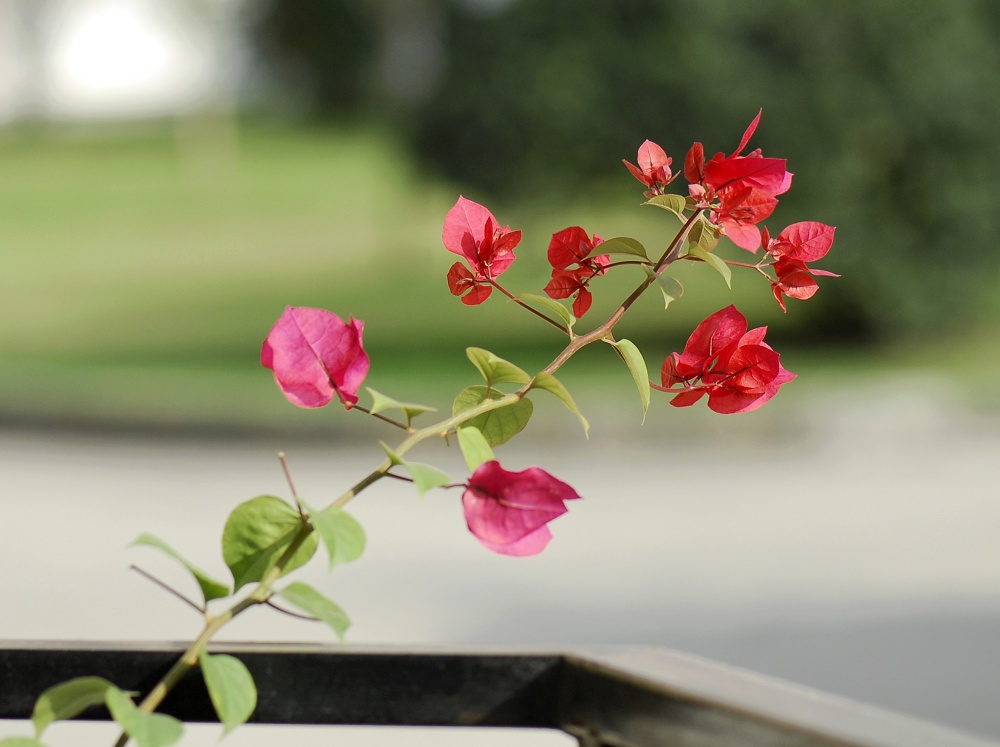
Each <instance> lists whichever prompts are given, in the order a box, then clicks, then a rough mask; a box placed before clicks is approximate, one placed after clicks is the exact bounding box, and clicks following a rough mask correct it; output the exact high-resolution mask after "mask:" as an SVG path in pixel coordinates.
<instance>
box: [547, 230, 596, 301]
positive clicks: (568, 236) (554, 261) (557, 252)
mask: <svg viewBox="0 0 1000 747" xmlns="http://www.w3.org/2000/svg"><path fill="white" fill-rule="evenodd" d="M603 241H604V240H603V239H602V238H601V237H600V236H598V235H597V234H596V233H595V234H594V238H593V239H591V238H590V236H588V235H587V232H586V231H584V230H583V229H582V228H580V227H579V226H571V227H569V228H564V229H563V230H562V231H559V232H558V233H554V234H552V241H551V242H549V253H548V257H549V264H551V265H552V280H551V281H550V282H549V284H548V285H546V286H545V292H546V293H547V294H548V296H549V297H550V298H569V297H570V296H572V295H573V294H574V293H575V294H576V299H575V300H574V301H573V314H574V315H575V316H576V317H577V318H580V317H582V316H583V315H584V314H586V313H587V311H588V310H589V309H590V305H591V303H593V300H594V298H593V295H592V294H591V292H590V289H589V288H588V287H587V285H588V283H590V281H591V279H592V278H594V277H595V276H597V275H603V274H604V273H605V272H607V270H606V268H607V266H608V265H609V264H610V263H611V257H610V256H609V255H607V254H598V255H597V256H593V257H592V256H590V255H591V253H592V252H593V251H594V249H595V248H596V247H597V246H599V245H600V244H601V243H603ZM574 265H575V266H574Z"/></svg>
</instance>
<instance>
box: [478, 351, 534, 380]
mask: <svg viewBox="0 0 1000 747" xmlns="http://www.w3.org/2000/svg"><path fill="white" fill-rule="evenodd" d="M465 354H466V355H467V356H468V357H469V360H470V361H472V365H473V366H475V367H476V368H478V369H479V373H481V374H482V375H483V378H484V379H485V380H486V383H487V384H488V385H489V386H493V385H494V384H527V383H528V382H529V381H531V376H529V375H528V372H527V371H525V370H523V369H521V368H518V367H517V366H515V365H514V364H513V363H511V362H510V361H505V360H504V359H503V358H500V357H498V356H496V355H494V354H493V353H491V352H490V351H489V350H483V349H482V348H466V349H465Z"/></svg>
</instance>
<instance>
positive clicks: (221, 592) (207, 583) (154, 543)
mask: <svg viewBox="0 0 1000 747" xmlns="http://www.w3.org/2000/svg"><path fill="white" fill-rule="evenodd" d="M132 544H133V545H147V546H149V547H155V548H156V549H157V550H159V551H160V552H162V553H165V554H166V555H167V556H169V557H171V558H173V559H174V560H176V561H177V562H178V563H180V564H181V565H182V566H184V567H185V568H187V570H188V572H189V573H190V574H191V575H192V576H194V580H195V581H197V582H198V586H199V587H200V588H201V593H202V596H203V597H204V598H205V603H206V604H207V603H208V602H210V601H211V600H213V599H222V598H223V597H228V596H229V594H230V592H229V586H228V585H227V584H224V583H222V582H221V581H216V580H215V579H214V578H212V577H211V576H209V575H208V574H207V573H205V572H204V571H203V570H201V569H200V568H198V567H197V566H195V565H193V564H192V563H189V562H188V561H187V560H185V559H184V558H183V557H181V555H180V554H178V553H177V552H176V551H175V550H174V549H173V548H172V547H170V546H169V545H167V543H166V542H164V541H163V540H161V539H160V538H159V537H154V536H153V535H151V534H140V535H139V537H138V539H136V540H135V541H134V542H133V543H132Z"/></svg>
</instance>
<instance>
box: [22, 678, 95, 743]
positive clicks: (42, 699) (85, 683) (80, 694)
mask: <svg viewBox="0 0 1000 747" xmlns="http://www.w3.org/2000/svg"><path fill="white" fill-rule="evenodd" d="M113 687H114V685H113V684H111V683H110V682H108V681H107V680H106V679H104V678H102V677H76V678H74V679H71V680H67V681H66V682H61V683H59V684H58V685H53V686H52V687H50V688H49V689H48V690H46V691H45V692H43V693H42V694H41V695H39V696H38V700H36V701H35V708H34V710H33V711H32V712H31V722H32V723H33V724H34V726H35V736H36V737H41V736H42V732H43V731H45V728H46V727H47V726H48V725H49V724H51V723H52V722H53V721H58V720H62V719H70V718H74V717H76V716H79V715H80V714H81V713H83V712H84V711H85V710H87V709H88V708H91V707H93V706H98V705H104V696H105V694H106V693H107V692H108V689H110V688H113Z"/></svg>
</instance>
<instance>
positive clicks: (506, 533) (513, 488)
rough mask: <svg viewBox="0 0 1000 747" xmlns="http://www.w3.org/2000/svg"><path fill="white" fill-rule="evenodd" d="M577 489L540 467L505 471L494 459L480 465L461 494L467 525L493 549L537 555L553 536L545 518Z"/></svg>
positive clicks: (559, 509) (563, 509) (555, 512)
mask: <svg viewBox="0 0 1000 747" xmlns="http://www.w3.org/2000/svg"><path fill="white" fill-rule="evenodd" d="M579 497H580V496H579V495H577V493H576V491H575V490H574V489H573V488H571V487H570V486H569V485H567V484H566V483H564V482H562V481H561V480H557V479H556V478H555V477H553V476H552V475H550V474H549V473H548V472H546V471H545V470H543V469H540V468H539V467H529V468H528V469H526V470H522V471H521V472H508V471H507V470H505V469H504V468H503V467H501V466H500V463H499V462H497V461H491V462H486V463H484V464H482V465H480V466H479V467H478V468H477V469H476V471H475V472H474V473H473V475H472V477H471V478H470V479H469V484H468V487H467V488H466V490H465V493H464V494H463V495H462V506H463V508H464V509H465V522H466V524H468V526H469V531H470V532H472V533H473V534H474V535H475V536H476V538H477V539H478V540H479V541H480V542H482V543H483V545H485V546H486V547H487V548H489V549H490V550H492V551H493V552H497V553H500V554H502V555H516V556H526V555H537V554H538V553H540V552H541V551H542V550H543V549H545V545H547V544H548V542H549V540H550V539H552V534H551V532H549V528H548V526H547V524H548V523H549V522H550V521H552V520H553V519H555V518H557V517H559V516H562V515H563V514H564V513H566V510H567V509H566V504H565V502H566V501H568V500H572V499H575V498H579Z"/></svg>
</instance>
